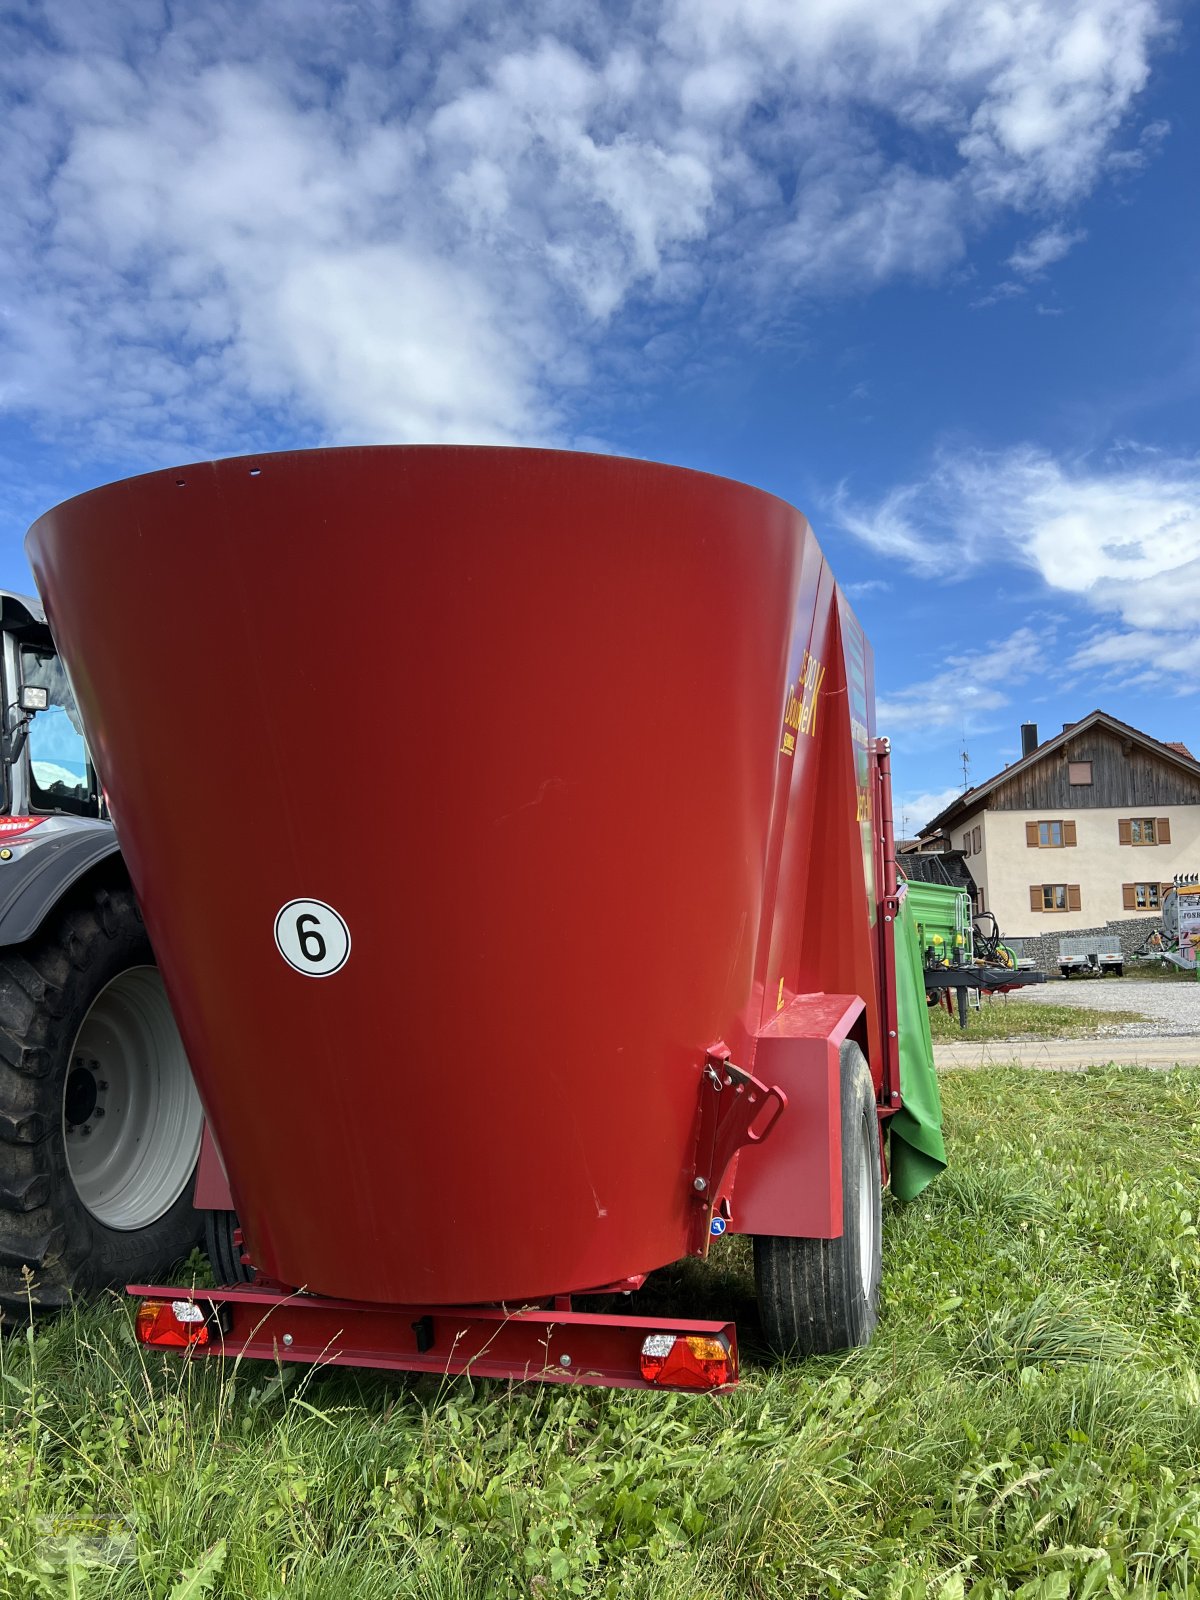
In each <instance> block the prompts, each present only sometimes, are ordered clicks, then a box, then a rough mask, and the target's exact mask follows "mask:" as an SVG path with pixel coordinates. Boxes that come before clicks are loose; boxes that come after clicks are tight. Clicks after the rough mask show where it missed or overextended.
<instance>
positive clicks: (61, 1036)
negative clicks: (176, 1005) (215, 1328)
mask: <svg viewBox="0 0 1200 1600" xmlns="http://www.w3.org/2000/svg"><path fill="white" fill-rule="evenodd" d="M202 1124H203V1112H202V1110H201V1107H200V1100H199V1096H198V1095H197V1093H196V1088H195V1085H194V1084H193V1082H192V1074H191V1070H190V1068H189V1067H188V1061H187V1056H186V1055H185V1053H184V1049H183V1042H182V1040H181V1039H180V1037H179V1031H178V1029H177V1028H176V1026H175V1019H174V1017H173V1016H172V1014H171V1007H170V1005H169V1003H168V1001H167V995H166V990H165V989H164V988H163V983H162V979H161V977H160V976H159V973H158V968H157V967H156V966H155V964H154V954H153V951H152V950H151V948H150V941H149V939H148V938H147V936H146V930H145V927H144V926H143V924H142V918H141V913H140V912H139V911H138V908H137V903H136V901H135V900H134V897H133V894H132V892H131V891H130V890H129V889H127V888H113V889H104V888H101V889H96V890H95V891H93V893H92V894H91V895H89V896H88V897H87V898H86V899H81V900H79V901H78V902H77V903H75V904H73V905H71V906H69V907H65V908H60V909H59V910H58V911H57V912H56V913H55V914H53V915H52V916H51V917H50V918H49V919H48V921H47V922H46V923H45V924H44V925H43V926H42V928H41V929H39V931H38V933H37V934H36V935H35V936H34V938H33V939H31V940H30V941H29V942H28V943H27V944H25V945H22V946H20V947H19V948H17V949H12V950H4V951H0V1308H3V1309H4V1310H5V1311H6V1312H7V1313H8V1314H9V1315H10V1316H11V1315H12V1314H14V1313H15V1314H16V1315H17V1316H24V1315H27V1314H28V1311H29V1309H30V1308H31V1307H32V1309H33V1310H35V1311H39V1310H46V1311H48V1310H53V1309H56V1308H58V1307H61V1306H63V1305H65V1304H66V1303H67V1302H68V1301H69V1300H70V1299H71V1298H72V1296H74V1295H80V1294H87V1293H89V1292H91V1291H93V1290H97V1289H102V1288H105V1287H106V1286H108V1285H117V1284H123V1283H128V1282H130V1281H132V1280H136V1279H143V1280H145V1279H147V1278H153V1277H155V1276H157V1275H159V1274H161V1273H162V1272H164V1271H166V1269H167V1268H169V1267H170V1266H172V1265H173V1263H175V1262H176V1261H178V1260H180V1259H181V1258H182V1257H183V1256H186V1255H187V1253H188V1252H189V1250H191V1249H192V1247H193V1246H194V1245H195V1244H197V1243H198V1242H199V1237H200V1233H201V1219H200V1216H199V1213H198V1212H196V1211H194V1210H193V1209H192V1189H193V1185H194V1178H195V1171H196V1159H197V1156H198V1154H199V1149H200V1132H201V1127H202Z"/></svg>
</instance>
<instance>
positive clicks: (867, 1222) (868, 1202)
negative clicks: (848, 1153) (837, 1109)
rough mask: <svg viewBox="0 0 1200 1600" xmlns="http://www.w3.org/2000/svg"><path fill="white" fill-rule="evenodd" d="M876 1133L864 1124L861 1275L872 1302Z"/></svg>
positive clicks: (861, 1139)
mask: <svg viewBox="0 0 1200 1600" xmlns="http://www.w3.org/2000/svg"><path fill="white" fill-rule="evenodd" d="M872 1131H873V1130H872V1129H871V1128H870V1126H869V1125H868V1123H867V1121H866V1118H864V1119H863V1121H862V1127H861V1132H860V1135H859V1140H858V1274H859V1277H860V1278H861V1280H862V1292H863V1298H864V1299H866V1300H869V1299H870V1298H871V1292H872V1290H873V1289H874V1287H875V1283H874V1278H875V1205H874V1199H875V1175H874V1172H873V1171H872V1168H873V1167H874V1164H875V1150H874V1146H873V1141H872V1138H871V1134H872Z"/></svg>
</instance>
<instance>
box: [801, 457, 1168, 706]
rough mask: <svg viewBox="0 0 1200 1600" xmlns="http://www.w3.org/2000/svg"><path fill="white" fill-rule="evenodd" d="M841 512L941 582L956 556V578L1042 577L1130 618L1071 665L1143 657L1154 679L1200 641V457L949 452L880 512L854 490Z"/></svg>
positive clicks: (883, 547) (890, 496)
mask: <svg viewBox="0 0 1200 1600" xmlns="http://www.w3.org/2000/svg"><path fill="white" fill-rule="evenodd" d="M832 508H833V512H834V515H835V516H836V517H837V518H838V520H839V521H840V523H841V525H842V526H843V527H844V528H845V529H846V530H847V531H848V532H850V533H852V534H853V535H855V537H857V538H859V539H861V540H862V541H863V542H864V543H866V544H868V545H870V546H871V547H872V548H873V549H875V550H878V551H879V552H880V553H881V554H885V555H888V556H891V557H894V558H898V559H900V560H901V561H903V562H905V563H906V564H907V565H908V566H909V567H911V568H912V569H913V570H915V571H917V572H919V573H921V574H923V575H927V576H930V577H935V576H939V575H940V576H943V577H944V576H945V570H944V569H945V563H944V560H943V557H942V552H943V551H944V550H945V549H946V548H949V547H952V548H953V549H954V551H955V571H956V574H957V575H962V574H964V573H966V572H968V571H970V570H974V569H977V568H978V567H979V566H981V565H982V564H983V563H985V562H987V563H990V564H993V565H1000V564H1004V565H1009V566H1021V567H1026V568H1031V569H1032V570H1033V571H1034V572H1036V573H1037V574H1038V576H1039V577H1040V578H1041V579H1042V580H1043V581H1044V582H1045V584H1046V585H1047V586H1048V588H1050V589H1052V590H1055V591H1057V592H1059V593H1061V594H1066V595H1072V596H1076V597H1078V598H1079V599H1081V600H1082V601H1083V602H1084V603H1085V604H1086V605H1087V606H1089V607H1090V608H1091V609H1092V610H1094V611H1096V612H1100V613H1102V614H1105V615H1109V616H1115V617H1116V618H1117V619H1119V622H1120V624H1121V626H1120V627H1119V628H1118V629H1116V630H1111V629H1109V630H1107V631H1105V632H1104V633H1103V634H1100V635H1097V636H1096V637H1094V638H1093V639H1092V640H1091V641H1089V642H1087V643H1085V644H1084V645H1082V646H1081V647H1080V648H1079V650H1078V651H1077V653H1076V655H1075V657H1074V661H1073V665H1076V666H1080V667H1108V666H1111V667H1113V668H1118V667H1122V666H1126V665H1128V664H1130V663H1135V662H1141V663H1142V664H1143V669H1144V670H1145V671H1147V672H1148V673H1149V674H1150V677H1151V678H1152V677H1153V676H1154V675H1155V673H1156V672H1157V671H1158V670H1159V669H1158V668H1157V667H1156V665H1155V663H1156V662H1161V661H1164V660H1165V659H1166V658H1167V657H1168V656H1169V655H1170V654H1171V653H1172V652H1173V651H1175V650H1176V649H1177V648H1178V646H1179V643H1180V640H1181V639H1187V640H1191V641H1192V642H1193V643H1194V641H1195V639H1196V637H1197V634H1198V633H1200V625H1198V624H1197V621H1196V618H1197V617H1200V556H1197V555H1196V554H1195V551H1196V549H1197V546H1198V544H1200V459H1197V458H1193V457H1186V458H1179V459H1171V458H1169V457H1167V456H1166V455H1164V454H1163V453H1162V452H1159V451H1143V450H1138V449H1136V448H1131V447H1130V446H1128V445H1126V446H1125V447H1124V448H1123V449H1122V450H1121V451H1120V452H1119V453H1117V454H1115V455H1114V456H1113V457H1111V458H1109V459H1107V460H1103V461H1094V460H1091V459H1084V460H1080V461H1071V462H1064V461H1060V460H1058V459H1056V458H1054V457H1052V456H1051V455H1049V454H1047V453H1046V452H1045V451H1042V450H1038V449H1035V448H1034V447H1033V446H1031V445H1026V446H1022V447H1020V448H1018V449H1014V450H1008V451H995V452H989V451H980V450H959V451H949V450H948V451H944V452H943V453H942V454H941V455H940V456H939V457H938V458H937V460H936V461H935V462H934V465H933V467H932V469H931V470H930V472H929V473H928V474H927V475H926V476H925V477H924V478H923V479H922V480H920V481H919V482H914V483H909V484H902V485H898V486H897V487H895V488H893V489H892V490H890V491H889V492H888V493H887V494H885V495H884V496H883V497H882V498H881V499H880V500H879V501H878V502H877V503H876V504H874V505H862V504H858V503H856V502H854V501H853V500H852V498H851V496H850V494H849V492H848V490H847V489H846V487H845V486H844V485H843V486H842V488H841V489H840V490H839V491H838V493H837V495H836V496H835V497H834V498H833V501H832ZM1013 637H1014V639H1017V638H1018V635H1014V636H1013ZM1034 642H1035V641H1033V640H1030V641H1029V643H1030V645H1031V647H1032V645H1033V644H1034ZM1017 659H1018V661H1019V659H1020V656H1019V653H1018V658H1017ZM1122 681H1123V682H1126V683H1128V681H1129V679H1128V677H1127V676H1122ZM913 693H914V697H915V698H914V699H913V700H912V702H911V706H912V707H913V708H915V707H916V706H917V705H918V704H920V700H919V692H918V691H914V692H913ZM901 711H902V714H904V704H902V705H901ZM914 717H915V710H914Z"/></svg>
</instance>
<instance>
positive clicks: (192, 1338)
mask: <svg viewBox="0 0 1200 1600" xmlns="http://www.w3.org/2000/svg"><path fill="white" fill-rule="evenodd" d="M134 1326H135V1331H136V1333H137V1336H138V1338H139V1339H140V1340H141V1342H142V1343H143V1344H151V1345H156V1346H157V1347H158V1348H159V1349H164V1350H180V1349H186V1348H187V1347H188V1346H189V1345H198V1344H207V1343H208V1321H207V1319H206V1317H205V1315H204V1312H203V1311H202V1310H201V1308H200V1307H199V1306H198V1305H197V1304H196V1303H195V1301H194V1300H143V1301H142V1303H141V1305H140V1306H139V1307H138V1310H137V1317H136V1318H135V1323H134Z"/></svg>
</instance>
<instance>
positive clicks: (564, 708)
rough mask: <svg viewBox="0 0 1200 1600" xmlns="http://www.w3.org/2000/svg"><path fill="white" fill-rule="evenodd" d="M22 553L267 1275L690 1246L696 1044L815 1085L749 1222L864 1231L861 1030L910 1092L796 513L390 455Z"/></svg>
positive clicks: (297, 472)
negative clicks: (847, 1184)
mask: <svg viewBox="0 0 1200 1600" xmlns="http://www.w3.org/2000/svg"><path fill="white" fill-rule="evenodd" d="M28 548H29V553H30V557H31V560H32V563H33V566H34V571H35V574H36V577H37V581H38V585H39V588H40V589H41V592H42V594H43V596H44V598H45V601H46V606H47V611H48V614H49V618H50V622H51V626H52V628H53V630H54V634H55V637H56V639H57V641H58V644H59V647H60V649H61V651H62V654H63V656H64V658H65V660H66V663H67V665H68V668H69V670H70V672H71V675H72V680H73V683H74V686H75V689H76V693H77V696H78V699H79V703H80V707H81V711H82V714H83V717H84V721H85V725H86V728H87V732H88V736H89V740H90V742H91V746H92V749H93V751H94V754H95V757H96V761H97V765H98V767H99V770H100V773H101V776H102V778H103V781H104V783H105V785H106V787H107V791H108V794H109V797H110V801H111V806H112V812H113V816H114V819H115V821H116V824H117V828H118V833H119V835H120V839H121V844H122V848H123V850H124V853H125V856H126V859H127V861H128V865H129V870H130V873H131V875H132V878H133V882H134V885H135V888H136V889H137V892H138V896H139V899H140V901H141V903H142V906H143V908H144V911H145V915H146V920H147V924H148V926H149V930H150V933H151V937H152V939H153V942H154V945H155V949H156V952H157V954H158V957H159V960H160V964H161V967H162V970H163V974H164V978H165V981H166V984H167V988H168V991H169V993H170V996H171V1000H172V1004H173V1006H174V1008H175V1012H176V1016H177V1018H178V1020H179V1024H180V1028H181V1030H182V1033H183V1037H184V1040H185V1043H186V1045H187V1048H188V1053H189V1056H190V1059H191V1061H192V1065H193V1070H194V1072H195V1075H196V1079H197V1082H198V1084H199V1088H200V1092H201V1096H202V1098H203V1100H204V1103H205V1107H206V1110H207V1113H208V1115H209V1118H210V1121H211V1125H212V1128H213V1131H214V1134H215V1136H216V1139H217V1142H218V1144H219V1146H220V1151H221V1155H222V1158H223V1161H224V1167H225V1170H226V1172H227V1173H228V1178H229V1184H230V1189H231V1192H232V1198H233V1201H234V1204H235V1206H236V1208H237V1211H238V1214H239V1218H240V1220H241V1223H242V1226H243V1228H244V1231H245V1236H246V1239H247V1242H248V1246H249V1248H250V1251H251V1254H252V1258H253V1260H254V1261H255V1263H256V1264H257V1265H258V1266H260V1267H261V1268H262V1269H263V1270H264V1271H265V1273H266V1274H267V1275H268V1276H269V1277H270V1278H271V1279H274V1280H276V1281H278V1282H281V1283H284V1284H292V1285H296V1286H303V1287H307V1288H308V1289H309V1290H311V1291H313V1292H314V1293H318V1294H321V1295H327V1296H333V1297H342V1298H344V1299H347V1300H352V1301H355V1302H369V1303H375V1304H387V1303H395V1302H400V1303H406V1304H409V1305H413V1304H415V1305H419V1306H437V1305H461V1304H463V1303H478V1302H488V1301H500V1300H506V1301H515V1300H518V1299H521V1300H531V1299H535V1298H537V1297H544V1296H549V1295H552V1294H561V1293H569V1292H572V1291H577V1290H583V1289H586V1288H589V1287H591V1286H594V1285H597V1284H607V1283H611V1282H616V1281H618V1280H622V1279H625V1278H628V1277H631V1276H634V1275H637V1274H640V1273H644V1272H646V1271H648V1270H651V1269H653V1268H655V1267H658V1266H660V1265H663V1264H665V1263H667V1262H669V1261H672V1260H675V1259H677V1258H678V1257H680V1256H681V1255H683V1254H685V1253H686V1251H687V1250H688V1249H689V1248H694V1239H695V1235H696V1205H697V1197H696V1194H695V1192H694V1183H695V1174H696V1172H697V1166H696V1146H697V1137H698V1135H697V1118H698V1106H699V1105H700V1100H701V1096H702V1092H703V1087H704V1081H705V1071H706V1058H708V1057H709V1053H710V1051H711V1050H712V1049H713V1048H714V1047H715V1048H717V1051H718V1054H717V1057H716V1059H718V1060H721V1059H724V1057H722V1055H721V1053H720V1052H721V1051H722V1050H724V1051H725V1052H727V1056H728V1059H729V1060H731V1061H732V1062H733V1063H735V1064H736V1065H737V1066H740V1067H742V1068H744V1069H746V1070H748V1071H749V1070H753V1071H755V1072H756V1073H757V1076H758V1077H760V1078H762V1079H764V1081H766V1082H768V1083H771V1084H775V1083H778V1084H779V1085H780V1087H781V1088H782V1090H783V1091H784V1093H785V1094H787V1096H788V1099H789V1108H788V1109H787V1110H785V1111H784V1112H783V1113H782V1115H781V1116H779V1120H778V1124H777V1126H776V1128H775V1130H774V1131H773V1133H772V1134H771V1137H770V1139H768V1140H767V1141H766V1142H764V1143H763V1144H762V1145H761V1146H745V1147H743V1150H742V1153H741V1155H740V1157H738V1158H737V1159H736V1163H735V1168H730V1169H729V1170H728V1171H727V1172H726V1175H725V1180H724V1183H723V1184H722V1185H720V1188H721V1192H722V1195H723V1197H724V1199H725V1200H726V1201H727V1202H730V1203H731V1205H732V1226H733V1227H735V1228H736V1227H741V1226H749V1224H748V1223H746V1222H744V1221H743V1219H742V1218H741V1217H740V1216H739V1206H740V1205H741V1204H742V1202H743V1200H744V1210H745V1213H746V1216H747V1217H751V1218H752V1219H753V1224H754V1227H753V1231H758V1232H775V1233H812V1234H825V1235H830V1234H838V1233H840V1232H841V1198H840V1173H839V1172H838V1171H837V1146H836V1141H835V1138H834V1134H835V1133H836V1123H837V1092H836V1078H834V1079H832V1080H831V1078H830V1073H831V1070H832V1067H833V1066H834V1065H835V1063H836V1051H837V1038H838V1037H839V1032H838V1030H839V1029H840V1030H841V1034H845V1033H847V1032H853V1033H854V1034H855V1036H856V1037H858V1038H859V1039H860V1041H861V1043H862V1044H863V1046H864V1048H865V1049H866V1051H867V1054H868V1059H869V1060H870V1061H871V1062H872V1066H873V1070H874V1072H875V1075H876V1079H877V1082H881V1080H882V1076H883V1072H884V1049H883V1042H882V1033H881V1003H882V1002H883V1000H884V999H885V998H886V997H885V996H884V995H882V993H881V977H880V948H881V941H880V940H879V938H878V936H877V931H876V918H877V914H878V897H879V895H880V894H881V893H882V886H879V885H877V884H876V883H875V877H876V874H877V871H878V856H877V827H876V821H875V816H874V812H875V808H876V802H875V799H874V796H875V793H876V790H875V777H874V769H873V766H872V763H871V757H870V755H869V741H870V739H871V737H872V736H873V732H874V729H873V713H872V704H873V695H872V682H871V661H870V653H869V650H868V648H867V646H866V643H865V640H864V639H863V635H862V632H861V629H860V628H859V627H858V624H857V622H856V621H855V619H854V618H853V616H852V614H851V613H850V611H849V609H848V607H847V606H846V604H845V602H844V600H843V598H842V597H841V595H840V593H839V591H838V590H837V587H836V585H835V583H834V580H833V577H832V574H831V573H830V570H829V568H828V566H827V564H826V562H825V560H824V558H823V557H822V554H821V551H820V549H819V548H818V546H817V543H816V540H815V539H814V537H813V535H812V533H811V531H810V529H809V527H808V525H807V523H806V522H805V520H804V518H803V517H802V516H801V515H800V514H799V513H798V512H797V511H795V510H794V509H793V508H792V507H790V506H788V505H786V504H784V503H783V502H782V501H780V500H778V499H775V498H774V497H772V496H770V495H767V494H764V493H761V492H760V491H757V490H754V489H751V488H747V487H745V486H744V485H741V484H737V483H733V482H730V481H727V480H724V479H720V478H715V477H710V476H707V475H705V474H701V473H695V472H689V471H684V470H680V469H674V468H668V467H662V466H657V465H653V464H649V463H645V462H634V461H626V460H620V459H614V458H609V457H599V456H587V455H569V454H564V453H558V452H552V451H527V450H502V449H489V448H458V447H411V448H376V449H363V450H336V451H314V452H302V453H295V454H286V455H275V456H264V457H262V458H254V459H235V460H227V461H220V462H215V463H212V462H210V463H205V464H201V465H196V466H191V467H187V468H182V469H178V470H174V471H169V472H159V473H154V474H151V475H148V476H145V477H141V478H135V479H131V480H128V481H126V482H122V483H116V484H112V485H110V486H108V487H106V488H103V489H99V490H96V491H94V492H92V493H89V494H86V495H83V496H81V497H79V498H78V499H75V500H72V501H70V502H68V503H66V504H64V505H62V506H60V507H58V508H56V509H55V510H54V511H51V512H49V513H48V514H47V515H46V516H44V517H43V518H42V519H41V520H40V521H39V522H38V523H37V524H36V525H35V526H34V528H33V529H32V530H31V533H30V537H29V545H28ZM297 899H311V900H317V901H322V902H325V903H327V904H328V905H330V906H332V907H334V908H335V909H336V911H337V912H338V913H339V914H340V916H341V917H342V918H343V919H344V922H345V924H346V926H347V928H348V929H349V931H350V935H351V946H350V951H349V955H348V957H347V959H346V960H345V962H344V964H343V965H342V966H341V967H340V968H339V969H338V970H337V971H335V972H332V973H331V974H330V975H328V976H325V977H321V978H319V979H316V978H313V977H311V976H309V975H307V974H305V973H301V972H298V971H296V970H294V969H293V968H292V967H291V966H289V965H288V963H287V962H286V961H285V960H284V959H283V957H282V956H281V954H280V952H279V950H278V949H277V947H276V943H275V938H274V926H275V921H276V917H277V915H278V913H279V912H280V910H281V908H282V907H284V906H285V905H286V904H288V903H289V902H291V901H293V900H297ZM760 1041H761V1043H760ZM760 1055H761V1058H762V1060H761V1064H760V1066H757V1067H756V1065H755V1063H756V1057H758V1056H760ZM710 1069H711V1062H710ZM831 1094H832V1103H830V1095H831ZM791 1102H794V1103H791ZM777 1109H778V1108H777V1107H776V1110H777ZM709 1137H710V1140H711V1137H712V1135H711V1130H710V1135H709ZM716 1148H717V1149H718V1150H720V1151H721V1152H722V1154H721V1160H722V1161H723V1160H724V1159H725V1155H726V1154H727V1151H725V1149H724V1146H722V1145H721V1143H720V1140H719V1139H718V1140H717V1144H716ZM773 1149H774V1150H775V1151H776V1154H775V1155H773V1154H772V1151H773ZM814 1163H815V1165H814ZM735 1170H736V1180H735V1178H734V1176H733V1174H734V1171H735ZM717 1188H718V1179H717V1176H716V1175H715V1174H714V1175H713V1180H712V1188H711V1191H710V1195H709V1197H708V1198H707V1199H706V1200H705V1202H704V1204H705V1205H709V1204H711V1201H712V1199H715V1198H716V1193H717ZM706 1217H707V1213H705V1220H706Z"/></svg>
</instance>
